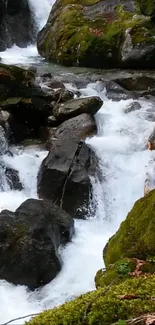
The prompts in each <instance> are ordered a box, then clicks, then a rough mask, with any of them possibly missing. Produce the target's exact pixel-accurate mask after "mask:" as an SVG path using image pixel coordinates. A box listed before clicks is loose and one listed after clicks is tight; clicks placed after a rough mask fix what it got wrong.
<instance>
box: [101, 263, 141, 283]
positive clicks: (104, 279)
mask: <svg viewBox="0 0 155 325" xmlns="http://www.w3.org/2000/svg"><path fill="white" fill-rule="evenodd" d="M135 268H136V261H134V260H132V259H129V258H124V259H122V260H119V261H118V262H116V263H115V264H111V265H109V267H108V268H107V269H106V270H105V269H101V270H99V271H98V272H97V274H96V276H95V284H96V288H99V287H102V288H104V287H105V286H108V285H110V283H111V282H112V281H115V283H121V282H123V281H124V280H125V279H127V278H129V277H130V273H131V272H133V271H134V270H135Z"/></svg>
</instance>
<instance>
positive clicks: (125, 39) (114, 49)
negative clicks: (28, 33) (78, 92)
mask: <svg viewBox="0 0 155 325" xmlns="http://www.w3.org/2000/svg"><path fill="white" fill-rule="evenodd" d="M150 1H151V0H150ZM139 2H140V3H137V0H134V1H131V0H130V1H125V0H122V1H121V4H119V5H118V2H117V1H111V2H109V1H105V0H104V1H103V0H98V1H96V0H85V1H84V0H81V1H80V2H79V1H77V0H57V1H56V3H55V4H54V6H53V8H52V11H51V13H50V16H49V19H48V21H47V24H46V26H45V27H44V28H43V29H42V30H41V31H40V33H39V34H38V51H39V53H40V54H41V55H42V56H44V57H45V58H46V59H48V60H51V61H52V60H54V61H57V62H58V63H61V64H64V65H79V66H87V67H95V68H112V67H130V68H132V67H133V68H151V67H155V62H154V55H155V39H154V34H155V24H154V22H153V21H152V20H150V17H149V16H144V15H143V14H144V11H145V10H143V9H144V8H143V7H144V6H143V4H142V2H143V0H139ZM146 3H149V0H147V1H146ZM144 5H145V4H144ZM151 6H152V5H151ZM152 7H153V6H152ZM152 10H153V9H151V10H150V14H151V13H152Z"/></svg>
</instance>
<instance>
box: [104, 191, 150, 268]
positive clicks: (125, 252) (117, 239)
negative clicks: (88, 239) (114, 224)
mask: <svg viewBox="0 0 155 325" xmlns="http://www.w3.org/2000/svg"><path fill="white" fill-rule="evenodd" d="M154 234H155V190H153V191H151V192H150V193H149V194H148V195H147V196H145V197H143V198H141V199H140V200H138V201H136V203H135V204H134V206H133V208H132V210H131V211H130V212H129V214H128V216H127V218H126V220H125V221H123V222H122V224H121V226H120V228H119V230H118V231H117V232H116V234H115V235H114V236H113V237H112V238H111V239H110V240H109V242H108V244H107V245H106V247H105V249H104V260H105V264H106V266H108V265H109V264H113V263H115V262H116V261H118V260H120V259H122V258H123V257H136V258H139V259H142V260H151V259H153V260H154V258H155V235H154Z"/></svg>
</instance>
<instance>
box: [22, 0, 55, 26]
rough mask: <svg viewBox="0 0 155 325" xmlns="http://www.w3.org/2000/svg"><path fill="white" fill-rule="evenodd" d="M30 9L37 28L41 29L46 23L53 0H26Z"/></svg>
mask: <svg viewBox="0 0 155 325" xmlns="http://www.w3.org/2000/svg"><path fill="white" fill-rule="evenodd" d="M28 1H29V5H30V7H31V9H32V12H33V15H34V19H35V21H36V24H37V27H38V29H39V30H40V29H42V28H43V27H44V25H45V24H46V21H47V18H48V15H49V13H50V11H51V8H52V6H53V4H54V2H55V0H28Z"/></svg>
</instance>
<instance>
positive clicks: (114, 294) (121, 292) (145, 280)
mask: <svg viewBox="0 0 155 325" xmlns="http://www.w3.org/2000/svg"><path fill="white" fill-rule="evenodd" d="M154 296H155V275H152V276H148V277H138V278H132V279H127V280H125V281H124V282H123V283H122V284H117V285H112V286H111V287H110V289H109V291H107V292H105V290H103V289H99V290H96V291H93V292H89V293H87V294H85V295H82V296H80V297H78V298H77V299H75V300H73V301H71V302H68V303H66V304H64V305H62V306H60V307H58V308H54V309H52V310H49V311H45V312H43V313H41V314H40V315H39V316H37V317H35V318H33V319H32V320H31V321H29V322H28V323H26V324H27V325H110V324H113V323H115V322H117V321H118V320H120V319H121V320H126V319H129V318H132V317H137V316H139V315H141V314H143V313H147V312H153V311H155V301H154V299H153V297H154Z"/></svg>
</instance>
